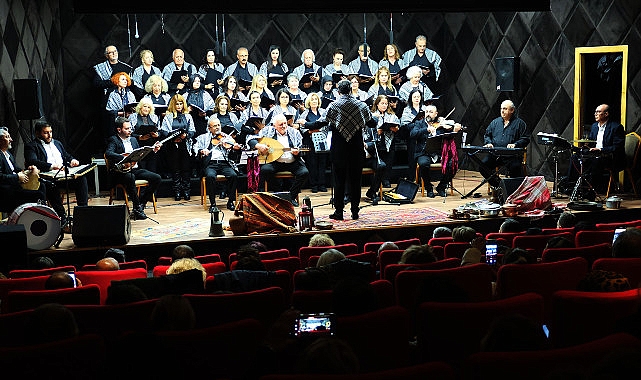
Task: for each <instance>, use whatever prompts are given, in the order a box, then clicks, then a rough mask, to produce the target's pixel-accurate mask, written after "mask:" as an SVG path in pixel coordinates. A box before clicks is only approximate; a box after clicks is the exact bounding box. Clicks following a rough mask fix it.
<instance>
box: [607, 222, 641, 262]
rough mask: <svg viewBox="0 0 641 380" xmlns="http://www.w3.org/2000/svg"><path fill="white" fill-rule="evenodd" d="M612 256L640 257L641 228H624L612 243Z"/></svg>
mask: <svg viewBox="0 0 641 380" xmlns="http://www.w3.org/2000/svg"><path fill="white" fill-rule="evenodd" d="M612 257H641V229H639V228H634V227H630V228H626V230H625V231H623V232H621V233H620V234H619V237H617V239H616V240H615V241H614V243H612Z"/></svg>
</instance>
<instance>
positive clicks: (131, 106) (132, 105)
mask: <svg viewBox="0 0 641 380" xmlns="http://www.w3.org/2000/svg"><path fill="white" fill-rule="evenodd" d="M137 105H138V102H131V103H127V104H125V105H124V106H123V107H122V108H123V109H124V110H125V112H131V113H133V112H136V106H137Z"/></svg>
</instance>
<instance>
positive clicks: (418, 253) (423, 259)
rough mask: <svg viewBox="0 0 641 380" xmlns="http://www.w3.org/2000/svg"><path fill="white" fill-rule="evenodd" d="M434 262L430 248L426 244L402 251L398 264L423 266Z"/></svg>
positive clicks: (412, 246) (434, 257)
mask: <svg viewBox="0 0 641 380" xmlns="http://www.w3.org/2000/svg"><path fill="white" fill-rule="evenodd" d="M435 261H436V256H434V251H433V250H432V247H430V246H429V245H427V244H423V245H411V246H409V247H407V248H406V249H405V251H403V254H402V255H401V260H400V261H399V262H398V263H399V264H425V263H433V262H435Z"/></svg>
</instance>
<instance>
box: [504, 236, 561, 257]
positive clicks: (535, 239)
mask: <svg viewBox="0 0 641 380" xmlns="http://www.w3.org/2000/svg"><path fill="white" fill-rule="evenodd" d="M553 237H563V238H566V239H568V240H569V241H570V242H572V241H573V238H574V235H573V234H571V233H569V232H561V233H557V234H545V235H522V236H515V237H514V239H512V248H522V249H532V250H533V251H534V254H535V255H536V257H541V254H543V250H544V249H545V246H546V245H547V243H548V241H550V239H552V238H553Z"/></svg>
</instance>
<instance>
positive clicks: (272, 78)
mask: <svg viewBox="0 0 641 380" xmlns="http://www.w3.org/2000/svg"><path fill="white" fill-rule="evenodd" d="M287 74H288V73H285V74H276V73H269V74H268V76H267V83H268V84H269V86H270V87H274V83H275V82H276V81H279V80H280V81H282V82H281V84H280V85H283V84H285V80H286V79H285V78H287Z"/></svg>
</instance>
